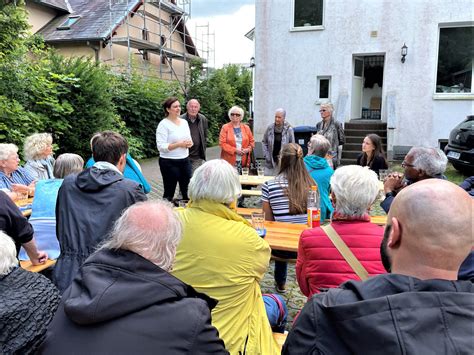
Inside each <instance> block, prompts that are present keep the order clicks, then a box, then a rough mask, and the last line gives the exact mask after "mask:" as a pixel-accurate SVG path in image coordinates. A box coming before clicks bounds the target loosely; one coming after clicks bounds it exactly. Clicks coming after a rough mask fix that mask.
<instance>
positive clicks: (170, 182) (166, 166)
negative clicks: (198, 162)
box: [158, 157, 191, 201]
mask: <svg viewBox="0 0 474 355" xmlns="http://www.w3.org/2000/svg"><path fill="white" fill-rule="evenodd" d="M158 163H159V165H160V170H161V176H162V177H163V187H164V190H165V191H164V193H163V198H164V199H167V200H168V201H172V200H173V197H174V192H175V190H176V184H177V183H179V189H180V190H181V194H182V195H183V199H184V200H188V199H189V198H188V185H189V180H190V179H191V163H190V162H189V159H188V158H184V159H168V158H161V157H160V158H159V159H158Z"/></svg>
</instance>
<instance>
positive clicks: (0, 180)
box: [0, 167, 34, 190]
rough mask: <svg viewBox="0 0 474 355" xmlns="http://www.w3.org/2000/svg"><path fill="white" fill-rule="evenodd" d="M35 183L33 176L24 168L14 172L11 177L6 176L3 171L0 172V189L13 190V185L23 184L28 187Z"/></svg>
mask: <svg viewBox="0 0 474 355" xmlns="http://www.w3.org/2000/svg"><path fill="white" fill-rule="evenodd" d="M33 181H34V178H33V176H32V175H31V174H30V173H29V172H28V170H26V169H25V168H22V167H18V169H16V170H15V171H14V172H12V176H11V177H8V176H6V175H5V173H3V171H0V189H8V190H11V188H12V184H22V185H26V186H28V185H29V184H31V183H32V182H33Z"/></svg>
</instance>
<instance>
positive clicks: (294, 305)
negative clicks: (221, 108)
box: [140, 147, 385, 330]
mask: <svg viewBox="0 0 474 355" xmlns="http://www.w3.org/2000/svg"><path fill="white" fill-rule="evenodd" d="M219 153H220V150H219V147H212V148H208V149H207V158H208V159H209V160H210V159H216V158H218V157H219ZM140 164H141V167H142V170H143V174H144V175H145V177H146V178H147V180H148V182H149V183H150V185H151V187H152V190H151V192H150V194H149V195H148V198H149V199H161V197H162V196H163V184H162V179H161V173H160V169H159V166H158V159H156V158H152V159H146V160H141V161H140ZM243 204H244V207H261V202H260V200H259V198H258V197H250V198H246V199H245V201H244V202H243ZM370 214H371V215H374V216H376V215H384V214H385V212H384V211H383V210H382V208H381V207H380V203H379V201H377V202H376V203H375V204H374V205H373V206H372V209H371V211H370ZM273 270H274V263H273V261H271V262H270V266H269V268H268V271H267V272H266V274H265V276H264V278H263V280H262V282H261V283H260V286H261V288H262V293H275V292H276V291H275V284H274V279H273ZM286 286H287V292H286V293H284V294H282V296H283V298H284V299H285V300H286V304H287V306H288V325H287V329H288V330H289V329H290V327H291V324H292V322H293V318H294V317H295V315H296V314H297V313H298V312H299V311H300V310H301V308H302V307H303V306H304V304H305V303H306V296H304V295H303V294H302V293H301V292H300V289H299V286H298V282H297V281H296V274H295V264H293V263H289V264H288V276H287V282H286Z"/></svg>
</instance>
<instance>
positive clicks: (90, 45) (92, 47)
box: [86, 41, 100, 63]
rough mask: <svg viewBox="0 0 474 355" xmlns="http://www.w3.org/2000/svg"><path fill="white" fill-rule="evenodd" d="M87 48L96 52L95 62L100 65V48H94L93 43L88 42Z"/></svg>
mask: <svg viewBox="0 0 474 355" xmlns="http://www.w3.org/2000/svg"><path fill="white" fill-rule="evenodd" d="M86 46H87V47H89V48H91V49H92V50H93V51H94V58H95V62H96V63H99V51H100V47H99V46H94V45H93V44H91V42H89V41H87V42H86Z"/></svg>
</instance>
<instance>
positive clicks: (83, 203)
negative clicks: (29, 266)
mask: <svg viewBox="0 0 474 355" xmlns="http://www.w3.org/2000/svg"><path fill="white" fill-rule="evenodd" d="M91 147H92V156H93V158H94V160H95V161H96V163H95V164H94V165H93V166H92V167H90V168H88V169H85V170H84V171H82V172H81V173H79V174H78V175H69V176H67V177H66V178H65V179H64V182H63V184H62V185H61V188H60V189H59V192H58V199H57V203H56V220H57V224H56V235H57V237H58V241H59V246H60V248H61V255H60V257H59V258H58V261H57V263H56V265H55V267H54V271H53V281H54V283H55V284H56V286H57V287H58V289H59V291H60V292H61V293H62V292H64V290H65V289H66V288H67V287H68V286H69V285H70V284H71V282H72V279H73V278H74V276H75V275H76V273H77V270H78V269H79V267H80V266H81V265H82V263H83V262H84V261H85V260H86V258H87V257H88V256H89V255H90V254H91V253H92V252H93V251H94V249H95V248H96V247H97V245H98V244H99V243H100V242H101V241H102V240H103V239H104V238H105V237H106V236H107V233H108V232H109V231H110V229H111V227H112V225H113V223H114V222H115V221H116V220H117V218H118V217H119V216H120V214H121V213H122V211H123V210H125V209H126V208H127V207H129V206H130V205H133V204H134V203H135V202H137V201H144V200H146V195H145V194H144V193H143V191H142V190H141V186H140V185H139V184H138V183H136V182H134V181H132V180H129V179H125V178H124V177H123V175H122V172H123V170H124V168H125V164H126V154H127V151H128V144H127V141H126V140H125V138H123V137H122V136H121V135H120V134H118V133H116V132H112V131H105V132H101V133H98V134H96V135H95V136H94V137H93V138H92V140H91Z"/></svg>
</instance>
